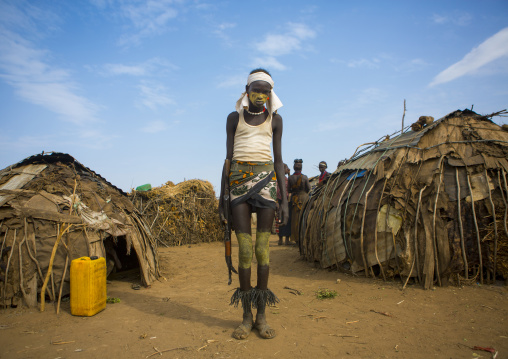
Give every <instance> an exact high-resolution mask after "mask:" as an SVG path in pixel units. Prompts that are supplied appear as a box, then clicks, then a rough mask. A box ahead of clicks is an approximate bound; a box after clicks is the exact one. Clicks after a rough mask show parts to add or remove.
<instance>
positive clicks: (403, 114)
mask: <svg viewBox="0 0 508 359" xmlns="http://www.w3.org/2000/svg"><path fill="white" fill-rule="evenodd" d="M404 117H406V99H404V112H403V113H402V129H401V130H400V134H401V135H402V133H403V132H404Z"/></svg>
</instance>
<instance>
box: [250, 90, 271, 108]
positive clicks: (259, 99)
mask: <svg viewBox="0 0 508 359" xmlns="http://www.w3.org/2000/svg"><path fill="white" fill-rule="evenodd" d="M249 100H250V102H252V103H253V104H254V105H256V106H263V105H264V104H265V103H266V101H267V100H268V95H266V94H264V93H259V92H251V93H249Z"/></svg>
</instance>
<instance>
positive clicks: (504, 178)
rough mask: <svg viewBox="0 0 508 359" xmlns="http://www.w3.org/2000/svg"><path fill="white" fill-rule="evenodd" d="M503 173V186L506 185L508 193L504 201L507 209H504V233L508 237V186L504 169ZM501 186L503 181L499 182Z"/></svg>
mask: <svg viewBox="0 0 508 359" xmlns="http://www.w3.org/2000/svg"><path fill="white" fill-rule="evenodd" d="M501 171H502V172H503V184H504V190H505V192H506V200H505V197H504V195H503V200H504V205H505V209H504V221H503V224H504V232H505V233H506V235H507V236H508V227H507V225H506V217H507V216H508V203H507V201H508V188H507V187H508V186H507V185H506V177H505V174H504V169H502V168H501ZM499 186H501V181H499ZM502 192H503V190H502V189H501V193H502Z"/></svg>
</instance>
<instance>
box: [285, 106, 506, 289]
mask: <svg viewBox="0 0 508 359" xmlns="http://www.w3.org/2000/svg"><path fill="white" fill-rule="evenodd" d="M507 113H508V112H507V111H500V112H497V113H493V114H490V115H479V114H477V113H475V112H473V111H470V110H463V111H455V112H452V113H450V114H449V115H447V116H445V117H443V118H441V119H439V120H437V121H434V122H431V123H430V124H428V125H426V127H425V128H423V129H422V130H421V131H418V132H413V131H407V132H405V133H403V134H400V133H399V134H398V135H396V136H391V139H390V140H388V141H383V142H375V143H374V144H373V145H372V146H371V147H370V148H369V150H368V151H363V152H358V153H359V155H357V156H353V158H351V159H350V161H349V162H348V163H347V164H343V165H342V166H340V167H339V168H337V170H336V171H335V172H334V173H333V174H332V175H331V177H330V179H329V180H328V182H327V184H326V186H323V187H320V188H316V189H315V190H313V192H312V194H311V196H310V198H309V201H308V202H307V203H305V205H304V210H303V212H302V216H301V217H300V218H292V220H293V221H298V224H299V227H298V230H299V236H300V238H301V239H303V240H301V242H300V251H301V254H302V255H303V256H305V257H306V258H307V259H308V260H309V261H317V262H319V263H320V265H321V267H323V268H337V269H338V270H344V271H347V272H352V273H360V272H361V273H363V274H364V275H365V276H381V277H383V278H384V279H386V278H388V277H393V276H397V277H399V278H401V279H402V280H403V283H404V285H406V284H407V283H408V281H409V280H413V281H417V282H419V283H421V284H422V286H423V287H424V288H426V289H429V288H431V287H432V286H433V285H443V284H445V283H447V282H449V281H456V282H460V283H462V284H464V283H473V282H475V283H476V281H478V282H480V283H483V281H492V280H493V278H497V279H499V277H500V276H501V277H503V278H505V279H506V278H508V270H507V269H508V228H507V227H508V224H507V220H508V219H507V217H508V215H507V213H508V185H507V183H508V178H507V176H508V133H507V132H506V131H504V130H503V129H502V128H501V126H500V125H498V124H496V123H494V122H493V121H491V118H492V117H494V116H500V115H505V114H507ZM429 121H430V119H425V120H422V123H428V122H429ZM422 123H419V122H418V123H417V124H418V126H422ZM494 218H495V220H494Z"/></svg>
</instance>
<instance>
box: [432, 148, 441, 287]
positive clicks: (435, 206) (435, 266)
mask: <svg viewBox="0 0 508 359" xmlns="http://www.w3.org/2000/svg"><path fill="white" fill-rule="evenodd" d="M443 159H444V156H441V158H440V159H439V164H438V166H437V167H438V168H439V182H438V185H437V193H436V199H435V201H434V213H433V215H432V232H433V237H434V238H433V241H432V244H433V246H434V268H435V270H436V276H437V282H438V284H439V286H440V287H441V275H440V274H439V256H438V255H437V238H436V212H437V200H438V199H439V190H440V189H441V182H442V181H443V168H442V167H443Z"/></svg>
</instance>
